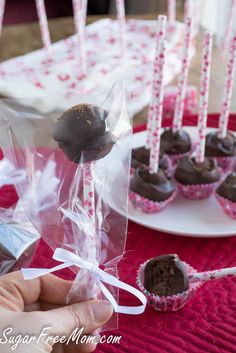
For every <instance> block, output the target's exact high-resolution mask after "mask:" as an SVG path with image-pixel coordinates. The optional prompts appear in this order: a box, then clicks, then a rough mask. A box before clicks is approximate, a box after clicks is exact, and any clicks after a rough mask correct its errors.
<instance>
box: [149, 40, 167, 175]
mask: <svg viewBox="0 0 236 353" xmlns="http://www.w3.org/2000/svg"><path fill="white" fill-rule="evenodd" d="M166 47H167V43H166V41H165V40H160V42H159V45H158V49H157V60H156V61H155V77H156V79H155V82H154V95H155V104H154V121H153V124H152V136H151V137H152V139H151V151H150V161H149V173H150V174H153V173H157V172H158V165H159V157H160V156H159V155H160V141H161V124H162V112H163V97H164V66H165V59H166Z"/></svg>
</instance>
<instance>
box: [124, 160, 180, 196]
mask: <svg viewBox="0 0 236 353" xmlns="http://www.w3.org/2000/svg"><path fill="white" fill-rule="evenodd" d="M130 189H131V191H133V192H135V193H137V194H138V195H140V196H142V197H144V198H146V199H148V200H151V201H155V202H156V201H157V202H162V201H165V200H167V199H169V198H170V197H171V196H172V194H173V193H174V191H175V185H174V183H173V181H172V179H171V178H170V177H168V176H167V175H166V174H165V172H164V171H163V170H161V169H159V171H158V172H157V173H155V174H150V173H149V170H148V168H147V167H140V168H138V169H136V171H135V173H134V175H133V177H132V178H131V181H130Z"/></svg>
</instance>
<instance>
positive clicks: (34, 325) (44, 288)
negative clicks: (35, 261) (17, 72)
mask: <svg viewBox="0 0 236 353" xmlns="http://www.w3.org/2000/svg"><path fill="white" fill-rule="evenodd" d="M71 286H72V282H70V281H65V280H62V279H59V278H58V277H56V276H53V275H48V276H44V277H41V278H37V279H34V280H31V281H25V280H24V279H23V277H22V274H21V272H13V273H10V274H7V275H5V276H3V277H1V278H0V332H1V338H0V353H10V352H12V351H14V350H12V347H13V343H12V342H9V340H10V336H12V337H13V336H17V335H21V337H26V335H27V336H28V337H33V336H35V337H36V338H37V339H39V342H37V339H35V340H32V341H31V343H19V344H18V345H16V347H15V352H17V353H34V352H38V353H48V352H53V353H87V352H93V351H94V350H95V348H96V343H94V342H92V343H81V342H79V343H78V344H76V343H70V344H68V345H67V344H61V343H57V344H54V343H55V340H53V339H52V338H51V339H49V338H50V337H49V336H53V337H55V336H59V337H63V336H65V337H66V338H68V337H70V335H71V334H72V333H73V331H74V330H75V329H76V328H78V329H79V330H80V329H82V331H83V334H82V335H93V333H94V332H95V331H96V330H97V329H98V328H100V327H101V326H103V325H104V323H105V322H106V321H108V320H109V318H110V317H111V315H112V312H113V309H112V307H111V305H110V304H109V303H108V302H105V301H95V300H93V301H86V302H81V303H79V304H73V305H67V306H65V302H66V297H67V294H68V292H69V290H70V289H71ZM11 328H12V332H10V331H8V333H7V331H6V330H10V329H11ZM46 328H47V330H46V331H43V330H45V329H46ZM42 332H44V333H45V335H44V336H42V337H41V336H40V334H42ZM4 333H5V335H4ZM6 337H7V339H8V340H7V339H6ZM5 341H7V342H5ZM95 341H96V340H95Z"/></svg>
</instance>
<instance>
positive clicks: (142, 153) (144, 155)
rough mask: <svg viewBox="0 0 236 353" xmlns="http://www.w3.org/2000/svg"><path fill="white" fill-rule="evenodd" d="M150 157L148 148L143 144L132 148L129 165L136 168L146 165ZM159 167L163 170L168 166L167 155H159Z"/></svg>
mask: <svg viewBox="0 0 236 353" xmlns="http://www.w3.org/2000/svg"><path fill="white" fill-rule="evenodd" d="M149 158H150V150H149V149H147V148H145V146H142V147H138V148H133V150H132V158H131V167H132V168H134V169H137V168H139V167H141V166H148V165H149ZM159 167H160V168H161V169H163V170H166V169H167V168H168V161H167V157H166V156H165V155H163V154H161V155H160V161H159Z"/></svg>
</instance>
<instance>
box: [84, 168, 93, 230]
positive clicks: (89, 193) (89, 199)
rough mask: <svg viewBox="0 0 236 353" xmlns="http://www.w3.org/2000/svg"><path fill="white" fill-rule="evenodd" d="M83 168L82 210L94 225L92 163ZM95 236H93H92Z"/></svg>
mask: <svg viewBox="0 0 236 353" xmlns="http://www.w3.org/2000/svg"><path fill="white" fill-rule="evenodd" d="M82 168H83V193H84V209H85V211H86V212H87V214H88V215H89V217H90V219H91V220H92V222H93V224H95V190H94V179H95V177H94V163H93V162H89V163H85V164H83V166H82ZM94 236H95V235H94Z"/></svg>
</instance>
